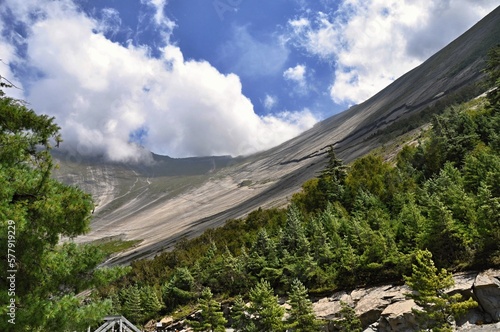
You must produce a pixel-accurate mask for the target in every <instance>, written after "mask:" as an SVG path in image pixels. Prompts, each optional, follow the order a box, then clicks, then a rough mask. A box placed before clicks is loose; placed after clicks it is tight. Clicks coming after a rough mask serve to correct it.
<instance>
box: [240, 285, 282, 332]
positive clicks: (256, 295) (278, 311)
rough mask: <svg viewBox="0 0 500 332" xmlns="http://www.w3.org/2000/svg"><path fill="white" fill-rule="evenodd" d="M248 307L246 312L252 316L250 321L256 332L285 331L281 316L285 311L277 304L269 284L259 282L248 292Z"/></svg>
mask: <svg viewBox="0 0 500 332" xmlns="http://www.w3.org/2000/svg"><path fill="white" fill-rule="evenodd" d="M249 296H250V301H251V304H250V307H249V308H248V312H249V313H250V314H251V315H252V321H253V323H254V325H255V328H256V331H259V332H268V331H273V332H280V331H284V330H285V325H284V323H283V315H284V313H285V309H283V308H282V307H281V306H280V305H279V304H278V298H277V297H276V296H274V291H273V289H272V288H271V285H270V284H269V282H267V281H265V280H261V281H260V282H259V283H258V284H257V285H256V286H255V287H254V288H252V289H251V290H250V294H249Z"/></svg>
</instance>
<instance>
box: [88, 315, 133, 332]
mask: <svg viewBox="0 0 500 332" xmlns="http://www.w3.org/2000/svg"><path fill="white" fill-rule="evenodd" d="M104 321H105V323H104V324H102V325H101V326H100V327H99V328H98V329H97V330H95V331H94V332H106V331H109V332H142V331H141V330H139V329H138V328H137V327H135V326H134V324H132V323H131V322H129V321H128V320H127V319H126V318H125V317H123V316H106V317H104Z"/></svg>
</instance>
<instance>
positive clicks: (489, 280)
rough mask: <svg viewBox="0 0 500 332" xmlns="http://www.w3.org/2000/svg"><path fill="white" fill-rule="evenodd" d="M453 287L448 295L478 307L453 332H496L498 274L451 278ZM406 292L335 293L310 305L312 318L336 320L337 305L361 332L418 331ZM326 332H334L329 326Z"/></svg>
mask: <svg viewBox="0 0 500 332" xmlns="http://www.w3.org/2000/svg"><path fill="white" fill-rule="evenodd" d="M454 280H455V285H454V286H453V287H452V288H450V289H449V290H448V291H447V293H448V294H456V293H460V294H462V296H464V297H465V298H469V297H473V298H474V299H475V300H476V301H477V302H478V303H479V307H478V308H475V309H473V310H471V311H469V313H468V314H467V315H465V316H464V317H463V318H462V319H460V320H459V321H458V322H457V324H458V326H457V331H500V326H497V325H498V324H496V325H495V324H491V323H495V322H498V321H500V270H494V269H490V270H487V271H484V272H480V273H478V272H467V273H459V274H456V275H454ZM409 291H410V289H409V288H408V287H406V286H392V285H386V286H380V287H372V288H360V289H355V290H353V291H351V292H338V293H335V294H333V295H332V296H330V297H327V298H322V299H319V300H318V301H316V302H314V303H313V309H314V312H315V314H316V316H317V317H318V318H320V319H324V320H336V319H338V318H339V312H340V309H341V306H340V302H341V301H343V302H346V303H348V304H350V305H351V306H352V307H353V308H354V310H355V311H356V314H357V315H358V316H359V317H360V320H361V323H362V324H363V327H364V328H365V332H369V331H380V332H386V331H387V332H389V331H391V332H411V331H418V325H417V321H416V319H415V316H414V314H413V312H412V310H413V309H418V306H416V304H415V302H414V301H413V300H409V299H406V296H405V294H406V293H408V292H409ZM329 331H335V328H334V324H330V327H329Z"/></svg>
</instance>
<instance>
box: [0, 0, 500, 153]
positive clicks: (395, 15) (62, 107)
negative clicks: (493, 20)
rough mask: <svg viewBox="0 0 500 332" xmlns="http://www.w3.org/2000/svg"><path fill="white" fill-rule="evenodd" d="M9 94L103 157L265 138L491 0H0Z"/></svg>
mask: <svg viewBox="0 0 500 332" xmlns="http://www.w3.org/2000/svg"><path fill="white" fill-rule="evenodd" d="M0 3H1V4H2V5H1V6H0V19H1V20H0V30H1V36H0V59H1V60H2V63H0V74H1V75H2V76H3V77H6V78H8V79H9V80H10V81H12V82H15V83H16V85H17V86H19V87H20V88H21V89H19V90H11V91H9V93H11V94H13V95H14V96H16V97H19V98H23V99H25V100H27V101H28V102H29V103H30V105H31V106H32V107H33V108H34V109H35V110H36V111H37V112H39V113H45V114H49V115H51V116H55V117H56V121H57V123H58V124H59V125H60V126H61V127H62V134H63V138H64V139H65V142H64V143H63V144H62V146H63V148H66V149H70V150H72V151H74V152H76V153H78V154H88V155H96V154H98V155H104V156H106V157H107V158H108V159H110V160H138V159H140V158H142V157H143V156H144V149H140V148H138V145H141V146H143V147H144V148H145V149H146V150H149V151H153V152H156V153H160V154H166V155H170V156H174V157H185V156H200V155H222V154H230V155H241V154H250V153H254V152H257V151H261V150H264V149H267V148H270V147H272V146H275V145H277V144H280V143H282V142H283V141H285V140H287V139H290V138H292V137H294V136H296V135H298V134H299V133H300V132H302V131H304V130H307V129H308V128H311V127H312V126H313V125H314V124H315V123H316V122H317V121H320V120H322V119H324V118H326V117H328V116H331V115H333V114H335V113H338V112H340V111H342V110H345V109H347V108H348V107H349V106H351V105H353V104H356V103H360V102H362V101H364V100H366V99H367V98H369V97H370V96H372V95H373V94H375V93H376V92H378V91H379V90H381V89H382V88H384V87H385V86H387V85H388V84H390V83H391V82H392V81H394V80H395V79H397V78H398V77H399V76H401V75H402V74H404V73H405V72H407V71H408V70H410V69H412V68H414V67H415V66H417V65H419V64H420V63H422V62H423V61H425V59H427V58H428V57H429V56H431V55H432V54H433V53H435V52H436V51H438V50H439V49H440V48H442V47H443V46H445V45H446V44H447V43H449V42H450V41H451V40H453V39H454V38H456V37H458V36H459V35H460V34H461V33H463V32H465V31H466V30H467V29H468V28H469V27H471V26H472V25H473V24H474V23H476V22H477V21H478V20H480V19H481V18H482V17H484V16H485V15H486V14H487V13H489V12H490V11H491V10H493V9H494V8H495V7H496V5H497V0H479V1H477V0H446V1H443V0H412V1H409V0H408V1H399V0H337V1H333V0H319V1H305V0H272V1H256V0H253V1H251V0H126V1H125V0H59V1H52V0H0Z"/></svg>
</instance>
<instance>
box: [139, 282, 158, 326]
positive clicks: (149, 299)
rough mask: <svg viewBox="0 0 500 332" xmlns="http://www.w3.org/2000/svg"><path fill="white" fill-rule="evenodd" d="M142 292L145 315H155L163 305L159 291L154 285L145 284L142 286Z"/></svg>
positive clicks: (148, 316) (149, 316) (147, 316)
mask: <svg viewBox="0 0 500 332" xmlns="http://www.w3.org/2000/svg"><path fill="white" fill-rule="evenodd" d="M140 292H141V303H142V307H143V309H144V316H145V317H146V318H148V319H149V318H152V317H154V316H155V315H156V314H158V312H159V311H160V310H161V309H162V307H163V304H162V303H161V301H160V299H159V297H158V295H157V291H156V290H155V289H154V287H151V286H144V287H141V289H140Z"/></svg>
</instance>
